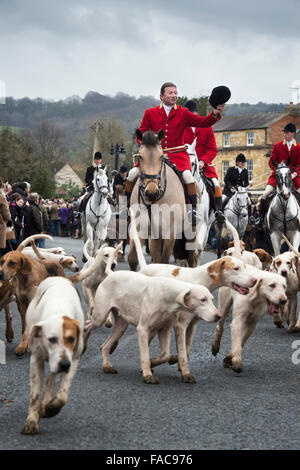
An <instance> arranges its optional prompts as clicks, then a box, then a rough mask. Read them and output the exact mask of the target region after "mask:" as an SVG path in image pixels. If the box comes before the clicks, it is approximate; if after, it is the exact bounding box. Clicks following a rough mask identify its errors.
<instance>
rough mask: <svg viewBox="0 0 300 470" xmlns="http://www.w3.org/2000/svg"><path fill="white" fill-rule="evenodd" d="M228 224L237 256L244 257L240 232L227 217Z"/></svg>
mask: <svg viewBox="0 0 300 470" xmlns="http://www.w3.org/2000/svg"><path fill="white" fill-rule="evenodd" d="M226 225H227V228H229V230H230V231H231V233H232V236H233V246H234V251H235V253H234V254H235V256H236V257H237V258H239V259H242V252H241V244H240V237H239V234H238V233H237V230H236V229H235V228H234V226H233V225H232V224H231V223H230V222H229V221H228V220H227V219H226Z"/></svg>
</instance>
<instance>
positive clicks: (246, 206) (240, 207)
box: [227, 189, 248, 217]
mask: <svg viewBox="0 0 300 470" xmlns="http://www.w3.org/2000/svg"><path fill="white" fill-rule="evenodd" d="M238 193H242V194H243V193H244V194H245V192H244V191H238V190H237V189H236V191H235V193H234V194H238ZM234 194H233V196H234ZM236 202H237V206H238V208H239V209H243V208H245V209H247V208H248V204H247V205H245V206H243V205H240V204H239V201H238V199H237V201H236ZM227 209H228V210H230V211H231V212H233V213H234V214H235V215H237V216H240V211H239V212H236V211H235V210H234V209H231V208H230V207H228V208H227ZM243 217H246V216H243Z"/></svg>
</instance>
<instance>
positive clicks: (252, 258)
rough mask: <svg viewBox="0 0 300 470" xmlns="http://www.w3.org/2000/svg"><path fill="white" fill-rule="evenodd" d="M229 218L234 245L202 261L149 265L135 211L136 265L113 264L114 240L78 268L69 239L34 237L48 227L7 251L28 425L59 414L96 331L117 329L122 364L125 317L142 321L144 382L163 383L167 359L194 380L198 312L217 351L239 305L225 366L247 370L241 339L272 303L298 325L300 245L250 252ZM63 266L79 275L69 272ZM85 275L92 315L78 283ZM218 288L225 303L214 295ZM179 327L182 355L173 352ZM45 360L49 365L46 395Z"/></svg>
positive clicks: (107, 362) (4, 295)
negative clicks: (24, 362)
mask: <svg viewBox="0 0 300 470" xmlns="http://www.w3.org/2000/svg"><path fill="white" fill-rule="evenodd" d="M227 225H228V228H229V229H230V230H231V232H232V234H233V239H234V240H233V242H232V246H231V247H229V248H228V249H227V250H226V251H225V252H224V253H223V256H222V257H221V258H220V259H218V260H215V261H211V262H208V263H206V264H203V265H201V266H198V267H195V268H188V267H178V266H175V265H171V264H158V263H156V264H147V263H146V261H145V257H144V254H143V250H142V247H141V243H140V239H139V236H138V232H137V229H136V222H135V217H134V214H133V213H132V214H131V226H130V239H131V243H133V244H135V247H136V251H137V256H138V261H139V268H140V271H139V272H133V271H128V270H127V271H121V270H119V271H118V270H115V269H116V267H117V257H118V253H119V252H121V251H122V243H120V244H119V245H118V246H117V247H116V248H113V247H107V246H106V245H102V246H101V248H100V249H99V250H98V252H97V253H96V256H95V257H90V256H89V255H88V251H87V249H86V246H84V254H85V257H86V259H87V262H86V263H85V265H84V267H83V268H82V270H81V271H79V266H78V264H77V262H76V257H75V256H74V255H72V256H67V255H66V253H65V252H64V250H63V249H62V248H53V249H50V248H49V249H43V250H42V249H40V248H39V249H38V248H37V247H36V246H35V243H34V240H35V239H37V238H41V237H45V238H51V237H50V236H47V235H33V236H31V237H29V238H28V239H26V240H25V241H24V242H23V243H22V244H21V245H20V246H19V247H18V249H17V250H16V251H12V252H9V253H7V254H5V255H4V256H3V257H2V258H1V259H0V309H4V310H5V314H6V340H7V341H8V342H12V340H13V338H14V332H13V328H12V315H11V310H10V303H11V302H13V301H15V302H16V303H17V306H18V309H19V312H20V315H21V321H22V338H21V341H20V343H19V345H18V346H17V348H16V350H15V352H16V354H17V355H23V354H25V353H26V352H27V351H30V352H31V358H30V404H29V410H28V416H27V419H26V421H25V424H24V426H23V429H22V433H23V434H36V433H38V431H39V420H40V418H42V417H47V418H50V417H52V416H55V415H57V414H58V413H59V411H60V410H61V408H62V407H63V406H64V405H65V404H66V402H67V399H68V393H69V389H70V385H71V382H72V379H73V377H74V375H75V373H76V369H77V366H78V362H79V360H80V357H81V355H82V354H83V353H84V351H85V350H86V348H87V347H88V339H89V336H90V334H91V332H92V330H94V329H96V328H99V327H101V326H102V325H104V324H105V325H106V326H108V327H111V326H112V330H111V333H110V335H109V336H108V338H107V339H106V341H105V342H104V344H102V346H101V348H100V350H101V355H102V365H103V371H104V372H105V373H110V374H114V373H116V372H117V370H116V368H115V366H114V365H113V364H112V363H111V359H110V355H111V353H112V352H113V351H114V350H115V349H116V347H117V345H118V341H119V339H120V337H121V336H122V335H123V334H124V332H125V331H126V329H127V327H128V325H129V324H131V325H135V327H136V331H137V337H138V344H139V351H140V363H141V370H142V375H143V380H144V382H145V383H146V384H158V383H159V379H158V378H157V377H156V376H155V375H154V374H153V369H154V367H155V366H158V365H160V364H163V363H169V364H175V363H178V370H179V373H180V374H181V379H182V381H183V382H185V383H195V382H196V379H195V377H194V376H193V375H192V373H191V372H190V369H189V363H188V358H189V355H190V351H191V348H192V343H193V339H194V337H195V333H196V329H197V325H198V322H199V320H204V321H206V322H216V330H215V335H214V338H213V341H212V346H211V351H212V354H213V355H217V354H218V352H219V350H220V344H221V339H222V334H223V331H224V326H225V321H226V318H227V317H228V315H229V313H230V311H232V321H231V348H230V351H229V352H228V354H227V355H226V357H225V358H224V361H223V365H224V367H227V368H229V367H230V368H232V370H233V371H234V372H236V373H239V372H241V371H242V369H243V364H242V351H243V347H244V345H245V343H246V341H247V339H248V338H249V337H250V335H251V334H252V332H253V331H254V329H255V327H256V324H257V323H258V321H259V320H260V318H261V317H262V316H263V315H264V314H265V313H266V312H269V314H270V315H272V316H273V318H274V323H275V325H276V326H277V327H279V328H283V327H284V322H286V323H287V325H288V330H287V331H288V333H291V332H295V331H300V319H299V316H298V318H296V316H297V315H296V310H297V292H298V291H299V290H300V264H299V258H300V254H299V253H298V252H297V251H296V250H295V249H294V248H293V247H292V246H291V245H289V246H290V249H291V251H288V252H285V253H283V254H281V255H279V256H276V257H275V258H274V259H273V258H272V257H271V256H270V255H269V254H268V253H266V252H265V251H264V250H260V249H257V250H254V252H248V251H246V250H245V249H244V245H243V242H241V241H240V240H239V237H238V234H237V232H236V230H235V229H234V227H232V226H231V224H229V223H227ZM29 245H31V246H29ZM65 269H66V270H71V271H73V274H71V275H67V276H66V275H65V272H64V270H65ZM79 282H81V283H82V289H83V295H84V300H85V305H86V316H87V318H85V315H84V312H83V307H82V304H81V301H80V298H79V295H78V293H77V291H76V289H75V284H76V283H79ZM133 285H134V286H135V289H132V286H133ZM216 289H219V291H218V305H219V308H217V307H216V306H215V305H214V303H213V296H212V292H213V291H214V290H216ZM128 293H130V294H128ZM172 329H174V333H175V339H176V348H177V355H173V354H171V352H170V342H171V332H172ZM155 335H157V336H158V340H159V346H160V355H159V356H158V357H152V358H151V356H150V351H149V345H150V343H151V340H152V339H153V338H154V336H155ZM45 362H49V368H50V372H49V375H48V377H47V379H46V382H45V387H44V393H43V394H42V387H43V382H44V363H45ZM58 374H59V375H60V384H59V387H58V390H57V392H55V386H56V377H57V375H58Z"/></svg>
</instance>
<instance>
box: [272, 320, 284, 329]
mask: <svg viewBox="0 0 300 470" xmlns="http://www.w3.org/2000/svg"><path fill="white" fill-rule="evenodd" d="M274 325H275V326H276V328H284V323H283V322H281V321H276V322H274Z"/></svg>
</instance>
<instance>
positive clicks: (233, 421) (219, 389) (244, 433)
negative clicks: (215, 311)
mask: <svg viewBox="0 0 300 470" xmlns="http://www.w3.org/2000/svg"><path fill="white" fill-rule="evenodd" d="M46 243H47V246H58V245H59V246H63V247H65V249H66V251H67V252H68V253H75V254H76V255H77V256H78V258H79V259H80V258H81V256H80V254H81V250H82V245H83V242H82V241H81V240H72V239H68V238H57V239H55V241H54V242H49V241H47V242H46ZM214 257H215V255H214V254H213V253H207V254H205V261H208V260H211V259H214ZM118 269H128V266H127V264H126V263H119V266H118ZM215 299H217V297H216V295H215ZM13 325H14V330H15V339H14V341H13V343H11V344H7V345H6V364H5V365H0V381H1V382H0V449H2V450H3V449H13V450H16V449H28V450H29V449H34V450H36V449H48V450H54V449H67V450H71V449H98V450H115V449H118V450H125V449H130V450H141V449H148V450H157V449H166V450H176V449H180V450H192V449H298V448H299V446H300V432H299V431H300V424H299V423H300V408H299V403H298V400H299V398H298V397H299V395H298V390H299V374H300V365H297V364H293V362H292V354H293V353H294V350H293V349H292V343H293V341H295V340H300V336H299V335H298V336H297V335H288V334H287V332H286V329H284V330H283V329H276V328H275V327H274V326H273V322H272V318H271V317H270V316H269V315H265V316H264V317H263V319H262V320H261V322H260V323H259V324H258V326H257V329H256V330H255V332H254V333H253V335H252V336H251V337H250V339H249V341H248V343H247V345H246V347H245V349H244V354H243V363H244V371H243V372H242V373H241V374H239V375H237V374H235V373H234V372H233V371H232V370H230V369H224V368H223V366H222V360H223V357H224V355H225V354H226V352H227V351H228V350H229V340H230V328H229V325H228V324H227V328H226V331H225V334H224V341H223V344H222V346H221V351H220V354H219V355H218V357H217V358H214V357H213V356H212V355H211V352H210V348H211V341H212V337H213V334H214V328H215V325H214V324H207V323H205V322H201V323H200V324H199V326H198V330H197V334H196V338H195V342H194V345H193V349H192V353H191V356H190V359H189V363H190V369H191V371H192V373H193V374H194V375H195V376H196V378H197V383H196V384H183V383H181V380H180V375H179V373H178V370H177V366H176V365H173V366H170V365H168V364H166V365H163V366H160V367H159V368H157V369H156V371H155V373H156V375H157V376H158V377H159V379H160V385H146V384H144V383H143V380H142V376H141V373H140V364H139V351H138V342H137V335H136V331H135V328H134V327H130V328H129V329H128V331H127V332H126V333H125V335H124V336H123V338H122V339H121V341H120V343H119V346H118V348H117V349H116V351H115V352H114V353H113V355H112V362H113V364H114V365H115V366H117V369H118V374H116V375H108V374H104V373H103V372H102V369H101V357H100V352H99V346H100V345H101V344H102V343H103V341H104V340H105V338H106V337H107V335H108V334H109V331H108V330H107V329H106V328H105V327H102V328H101V329H98V330H95V331H93V332H92V334H91V337H90V340H89V345H88V350H87V352H86V353H85V355H84V356H83V357H82V358H81V361H80V364H79V368H78V371H77V374H76V376H75V379H74V381H73V384H72V386H71V391H70V395H69V400H68V403H67V405H66V406H65V407H64V408H63V410H62V411H61V413H60V414H58V415H57V416H56V417H55V418H51V419H48V420H41V421H40V433H39V434H38V435H37V436H34V437H31V436H23V435H21V434H20V431H21V428H22V426H23V423H24V422H25V419H26V416H27V411H28V404H29V354H27V355H26V356H25V357H22V358H18V357H16V356H15V354H14V349H15V347H16V345H17V341H19V339H20V336H21V330H20V319H19V314H18V312H17V310H16V307H15V304H13ZM4 338H5V319H4V311H2V312H1V316H0V339H2V340H4ZM298 347H299V346H298ZM172 350H173V351H175V346H174V342H173V343H172ZM151 353H152V355H157V354H158V343H157V340H156V339H155V340H154V341H153V344H151Z"/></svg>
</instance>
